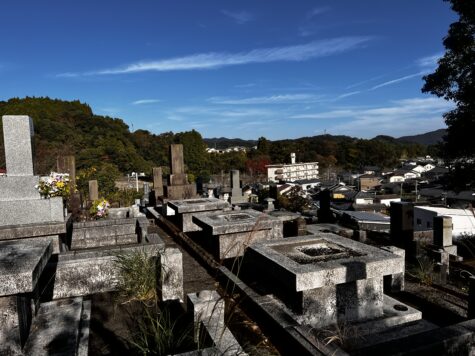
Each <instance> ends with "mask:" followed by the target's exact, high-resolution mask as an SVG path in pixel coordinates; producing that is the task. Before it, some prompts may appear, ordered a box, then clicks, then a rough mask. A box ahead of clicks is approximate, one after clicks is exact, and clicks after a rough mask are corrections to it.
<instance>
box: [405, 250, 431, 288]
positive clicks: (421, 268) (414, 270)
mask: <svg viewBox="0 0 475 356" xmlns="http://www.w3.org/2000/svg"><path fill="white" fill-rule="evenodd" d="M434 265H435V264H434V261H433V260H431V259H430V258H429V257H427V256H423V257H420V258H418V259H417V264H416V265H414V266H412V267H411V268H409V270H408V271H407V274H408V275H409V276H411V277H413V278H417V279H418V280H419V281H420V283H421V284H425V285H428V286H430V285H432V283H434Z"/></svg>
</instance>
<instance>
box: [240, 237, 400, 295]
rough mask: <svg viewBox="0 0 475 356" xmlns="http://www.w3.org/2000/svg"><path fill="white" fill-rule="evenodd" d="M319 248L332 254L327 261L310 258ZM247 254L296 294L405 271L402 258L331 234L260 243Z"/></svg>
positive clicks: (251, 247) (253, 246)
mask: <svg viewBox="0 0 475 356" xmlns="http://www.w3.org/2000/svg"><path fill="white" fill-rule="evenodd" d="M320 248H323V249H328V248H330V249H331V250H333V252H334V253H332V254H331V255H330V257H327V259H326V260H315V259H314V257H312V256H311V255H309V254H311V253H313V252H312V251H311V250H313V249H317V250H318V249H320ZM305 249H309V250H308V251H309V252H308V253H309V254H307V253H305V252H302V251H305ZM299 250H300V251H299ZM248 252H249V253H250V257H251V258H253V260H254V261H255V263H257V264H258V266H259V268H261V269H265V270H268V271H269V272H270V273H273V274H278V276H279V281H280V282H281V284H282V285H283V286H285V287H287V288H289V289H290V290H291V291H297V292H299V291H305V290H310V289H315V288H321V287H325V286H328V285H334V284H340V283H348V282H352V281H356V280H360V279H366V278H379V277H383V276H385V275H390V274H396V273H402V272H404V270H403V268H404V263H403V260H404V259H403V257H401V256H397V255H395V254H393V253H390V252H387V251H383V250H381V249H379V248H376V247H373V246H369V245H365V244H362V243H360V242H357V241H353V240H350V239H347V238H343V237H341V236H338V235H335V234H330V233H321V234H318V235H311V236H303V237H294V238H292V239H285V240H270V241H265V242H260V243H256V244H253V245H251V246H250V248H249V249H248ZM291 256H293V257H292V258H291ZM296 258H301V259H302V260H303V261H304V263H300V262H296Z"/></svg>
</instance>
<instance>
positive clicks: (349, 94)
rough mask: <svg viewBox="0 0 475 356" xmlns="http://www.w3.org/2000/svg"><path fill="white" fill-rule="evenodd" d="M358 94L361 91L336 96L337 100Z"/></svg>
mask: <svg viewBox="0 0 475 356" xmlns="http://www.w3.org/2000/svg"><path fill="white" fill-rule="evenodd" d="M359 93H361V90H355V91H351V92H349V93H344V94H341V95H338V96H337V99H343V98H347V97H349V96H353V95H356V94H359Z"/></svg>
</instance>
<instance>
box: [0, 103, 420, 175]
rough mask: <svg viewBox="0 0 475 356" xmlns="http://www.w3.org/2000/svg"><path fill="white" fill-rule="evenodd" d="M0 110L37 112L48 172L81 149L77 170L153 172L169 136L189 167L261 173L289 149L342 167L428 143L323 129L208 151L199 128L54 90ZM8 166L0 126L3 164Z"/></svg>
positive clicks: (414, 151)
mask: <svg viewBox="0 0 475 356" xmlns="http://www.w3.org/2000/svg"><path fill="white" fill-rule="evenodd" d="M0 115H29V116H31V117H32V118H33V120H34V125H35V141H34V147H35V164H36V172H37V173H38V174H47V173H49V171H50V170H53V169H54V168H55V162H56V157H57V156H58V155H65V154H74V155H75V156H76V165H77V169H78V170H81V169H86V168H90V167H98V168H100V169H102V171H103V172H105V173H107V174H108V173H109V172H113V173H116V174H119V172H121V173H130V172H133V171H139V172H148V173H150V172H151V168H152V167H154V166H164V167H168V164H169V162H168V145H169V144H171V143H182V144H183V146H184V159H185V164H186V165H187V169H188V172H190V173H192V174H194V175H195V176H197V175H202V176H204V177H207V176H209V175H210V174H214V173H219V172H221V171H222V170H223V171H227V170H229V169H233V168H234V169H240V170H241V171H245V170H247V171H249V172H252V173H256V172H257V173H264V172H265V164H269V163H280V162H289V160H290V153H291V152H295V153H297V160H298V161H300V162H311V161H318V162H320V165H321V167H326V166H332V167H335V166H340V167H342V168H345V169H358V168H360V167H362V166H364V165H379V166H386V167H389V166H394V165H396V164H397V163H398V159H400V158H404V157H414V156H420V155H422V154H425V153H426V147H424V146H421V145H418V144H414V143H402V142H399V140H396V139H394V138H392V137H389V136H379V137H377V138H374V139H372V140H364V139H358V138H353V137H348V136H331V135H320V136H313V137H302V138H299V139H292V140H279V141H270V140H267V139H266V138H264V137H261V138H259V140H258V141H257V142H256V141H243V140H239V139H237V140H232V141H231V142H233V145H239V146H248V147H249V146H251V147H252V146H255V145H257V149H251V150H250V151H249V152H247V153H245V152H231V153H226V154H209V153H207V152H206V147H207V144H206V143H205V140H204V139H203V138H202V137H201V134H200V133H199V132H197V131H195V130H192V131H187V132H180V133H173V132H165V133H161V134H158V135H156V134H152V133H150V132H149V131H146V130H136V131H134V132H130V130H129V127H128V126H127V125H126V124H125V123H124V121H122V120H121V119H118V118H111V117H107V116H100V115H95V114H94V113H93V112H92V110H91V108H90V107H89V106H88V105H87V104H84V103H81V102H79V101H62V100H54V99H49V98H29V97H27V98H23V99H18V98H14V99H10V100H8V101H0ZM158 119H159V118H158ZM0 131H1V127H0ZM218 140H221V141H222V142H224V141H223V139H218ZM208 142H212V141H208ZM246 142H248V144H246ZM216 144H217V142H216ZM211 147H213V146H211ZM4 166H5V162H4V152H3V133H1V135H0V168H2V167H4ZM165 170H166V168H165Z"/></svg>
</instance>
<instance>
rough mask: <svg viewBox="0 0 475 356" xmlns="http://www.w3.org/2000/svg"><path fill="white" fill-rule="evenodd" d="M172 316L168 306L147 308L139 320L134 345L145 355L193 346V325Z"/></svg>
mask: <svg viewBox="0 0 475 356" xmlns="http://www.w3.org/2000/svg"><path fill="white" fill-rule="evenodd" d="M180 319H181V318H180V317H178V318H176V317H172V315H171V313H170V311H169V310H168V309H167V308H163V309H162V310H158V312H157V310H156V309H155V308H152V310H150V309H146V312H145V314H144V315H143V316H142V317H141V318H140V319H139V320H138V325H137V331H136V333H135V334H134V336H133V340H132V345H133V346H134V347H135V348H136V349H137V351H138V352H139V353H140V354H142V355H144V356H148V355H170V354H175V353H177V352H180V351H182V350H186V349H190V347H192V346H193V338H192V336H191V335H192V333H191V331H192V326H191V325H190V324H184V323H182V322H181V320H180Z"/></svg>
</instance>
